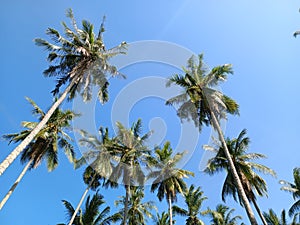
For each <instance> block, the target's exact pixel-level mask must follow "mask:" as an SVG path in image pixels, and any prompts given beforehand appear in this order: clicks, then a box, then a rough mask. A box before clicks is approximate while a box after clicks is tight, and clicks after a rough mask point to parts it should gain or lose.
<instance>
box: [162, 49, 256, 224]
mask: <svg viewBox="0 0 300 225" xmlns="http://www.w3.org/2000/svg"><path fill="white" fill-rule="evenodd" d="M184 73H185V74H184V75H178V74H176V75H174V76H173V77H171V78H170V79H169V82H168V83H167V85H168V86H169V85H171V84H172V83H174V84H176V85H178V86H180V87H182V88H183V89H184V92H183V93H182V94H180V95H178V96H175V97H173V98H171V99H169V100H168V101H167V102H166V104H167V105H180V106H179V108H178V110H177V114H178V116H179V117H180V118H181V119H182V120H185V119H187V120H190V119H192V120H193V121H194V123H195V125H196V126H197V127H198V128H199V131H201V127H202V126H203V124H205V125H212V127H213V128H214V129H216V130H217V132H218V134H219V139H220V141H221V143H222V145H223V147H224V151H225V156H226V158H227V160H228V162H229V166H230V170H231V171H232V174H233V178H234V182H235V185H236V186H237V189H238V192H239V195H240V196H241V198H242V201H243V204H244V206H245V210H246V212H247V215H248V217H249V220H250V222H251V224H252V225H257V221H256V219H255V216H254V213H253V210H252V208H251V205H250V203H249V201H248V199H247V196H246V194H245V191H244V189H243V185H242V183H241V180H240V178H239V176H238V173H237V171H236V169H235V167H234V164H233V161H232V159H231V157H230V154H229V151H228V149H227V146H226V141H225V138H224V135H223V133H222V130H221V127H220V123H219V120H220V119H221V118H226V114H227V113H230V114H238V104H237V103H236V102H235V101H234V100H233V99H231V98H229V97H228V96H226V95H224V94H223V93H222V92H221V91H218V90H216V89H215V88H216V87H218V85H219V84H220V83H221V82H223V81H226V79H227V75H228V74H232V73H233V71H232V68H231V65H229V64H225V65H222V66H217V67H214V68H213V69H212V70H211V71H208V69H207V68H206V67H205V66H204V62H203V55H202V54H201V55H199V64H198V65H197V64H196V62H195V59H194V57H191V58H190V59H189V60H188V65H187V68H184Z"/></svg>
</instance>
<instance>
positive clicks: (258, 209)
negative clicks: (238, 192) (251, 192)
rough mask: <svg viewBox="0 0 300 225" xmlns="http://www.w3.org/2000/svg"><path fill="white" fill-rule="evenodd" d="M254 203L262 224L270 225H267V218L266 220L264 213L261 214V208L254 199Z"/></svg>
mask: <svg viewBox="0 0 300 225" xmlns="http://www.w3.org/2000/svg"><path fill="white" fill-rule="evenodd" d="M252 202H253V205H254V207H255V209H256V212H257V213H258V215H259V217H260V219H261V221H262V223H263V224H264V225H268V223H267V221H266V218H265V217H264V215H263V214H262V212H261V210H260V208H259V206H258V204H257V202H256V200H255V199H253V200H252Z"/></svg>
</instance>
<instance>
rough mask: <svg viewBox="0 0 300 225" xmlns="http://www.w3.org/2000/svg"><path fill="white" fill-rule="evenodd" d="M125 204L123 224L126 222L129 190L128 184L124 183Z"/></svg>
mask: <svg viewBox="0 0 300 225" xmlns="http://www.w3.org/2000/svg"><path fill="white" fill-rule="evenodd" d="M125 191H126V194H125V204H124V218H123V225H126V224H127V215H128V202H129V192H130V185H128V184H126V185H125Z"/></svg>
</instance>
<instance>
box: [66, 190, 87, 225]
mask: <svg viewBox="0 0 300 225" xmlns="http://www.w3.org/2000/svg"><path fill="white" fill-rule="evenodd" d="M89 190H90V186H88V187H87V188H86V189H85V191H84V193H83V195H82V196H81V199H80V201H79V203H78V205H77V207H76V209H75V211H74V213H73V215H72V217H71V219H70V221H69V223H68V225H72V224H73V222H74V219H75V217H76V215H77V213H78V211H79V209H80V206H81V205H82V203H83V200H84V199H85V196H86V195H87V193H88V192H89Z"/></svg>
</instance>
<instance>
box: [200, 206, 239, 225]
mask: <svg viewBox="0 0 300 225" xmlns="http://www.w3.org/2000/svg"><path fill="white" fill-rule="evenodd" d="M234 211H235V210H234V209H230V208H229V207H228V206H225V205H222V204H219V205H217V207H216V210H211V209H210V208H208V209H207V210H206V211H204V212H203V214H204V215H208V216H209V217H210V218H211V225H237V224H238V220H241V219H242V217H241V216H234V217H232V214H233V212H234Z"/></svg>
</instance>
